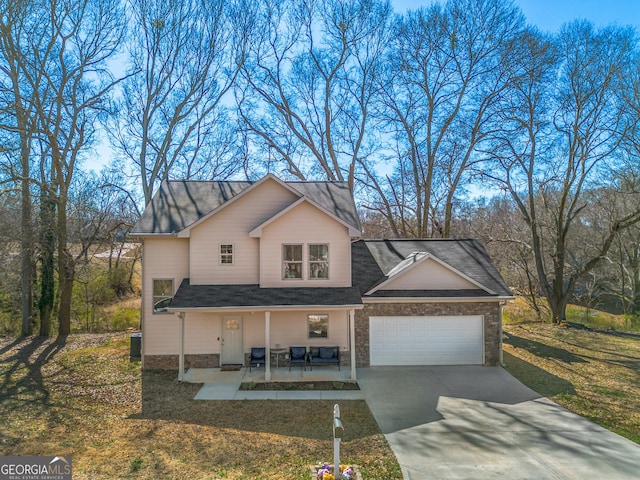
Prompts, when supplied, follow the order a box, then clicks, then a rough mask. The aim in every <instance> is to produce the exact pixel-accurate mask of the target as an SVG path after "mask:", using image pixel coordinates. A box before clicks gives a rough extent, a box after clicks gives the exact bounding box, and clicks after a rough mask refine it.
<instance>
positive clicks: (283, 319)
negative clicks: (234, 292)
mask: <svg viewBox="0 0 640 480" xmlns="http://www.w3.org/2000/svg"><path fill="white" fill-rule="evenodd" d="M310 314H327V315H329V337H328V338H314V339H309V338H308V335H307V317H308V315H310ZM270 325H271V345H270V348H276V344H279V345H280V348H289V347H310V346H335V345H338V346H339V347H340V349H341V350H348V348H349V312H348V311H347V310H329V311H326V310H323V309H321V308H320V309H318V310H300V311H280V312H271V321H270ZM264 333H265V332H264V313H262V312H261V313H254V314H252V315H245V316H244V349H245V352H249V351H250V350H251V347H264V346H265V340H264V339H265V336H264Z"/></svg>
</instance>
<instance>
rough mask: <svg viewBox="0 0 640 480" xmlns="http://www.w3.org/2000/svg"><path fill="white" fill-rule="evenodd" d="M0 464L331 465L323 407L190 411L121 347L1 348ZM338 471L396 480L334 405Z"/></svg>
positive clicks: (144, 470) (369, 428)
mask: <svg viewBox="0 0 640 480" xmlns="http://www.w3.org/2000/svg"><path fill="white" fill-rule="evenodd" d="M0 375H1V376H0V455H72V457H73V470H74V479H83V478H96V479H100V478H105V479H107V478H108V479H111V478H149V479H157V478H175V479H186V478H189V479H218V478H220V479H222V478H224V479H254V478H255V479H276V478H277V479H301V478H302V479H304V478H310V477H309V473H308V470H307V468H306V467H307V466H308V465H310V464H313V463H315V462H318V461H324V460H329V461H330V460H331V457H332V455H333V441H332V433H331V417H332V412H333V405H334V403H335V402H329V401H311V402H310V401H296V402H293V401H291V402H290V401H228V402H222V401H195V400H193V397H194V396H195V394H196V392H197V391H198V389H199V388H200V385H196V384H181V383H178V382H177V381H176V375H175V373H166V372H144V374H142V373H141V371H140V364H139V362H133V363H131V362H129V360H128V336H127V335H123V334H101V335H72V336H69V337H67V338H60V339H44V338H38V337H35V338H28V339H24V340H16V341H13V340H10V339H4V340H1V339H0ZM340 409H341V414H342V419H343V422H344V424H345V439H344V440H343V442H342V460H343V462H342V463H357V464H359V465H360V466H361V470H362V471H363V474H364V476H365V478H380V479H400V478H402V475H401V473H400V468H399V466H398V463H397V461H396V459H395V456H394V455H393V453H392V452H391V450H390V448H389V446H388V444H387V442H386V440H385V439H384V436H383V435H382V434H381V432H380V430H379V428H378V426H377V424H376V423H375V420H374V419H373V417H372V415H371V413H370V411H369V409H368V407H367V406H366V403H365V402H363V401H351V402H340Z"/></svg>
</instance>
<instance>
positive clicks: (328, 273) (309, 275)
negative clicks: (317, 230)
mask: <svg viewBox="0 0 640 480" xmlns="http://www.w3.org/2000/svg"><path fill="white" fill-rule="evenodd" d="M313 245H326V247H327V262H326V263H327V276H326V278H311V264H312V263H324V261H322V262H319V261H315V260H313V261H312V260H311V252H309V250H310V249H311V246H313ZM330 250H331V249H330V248H329V244H328V243H308V244H307V280H311V281H315V280H320V281H326V280H329V278H330V277H331V272H330V269H329V255H330V253H329V252H330Z"/></svg>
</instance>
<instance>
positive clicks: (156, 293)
mask: <svg viewBox="0 0 640 480" xmlns="http://www.w3.org/2000/svg"><path fill="white" fill-rule="evenodd" d="M172 299H173V280H165V279H163V280H157V279H154V280H153V313H167V307H168V306H169V304H170V303H171V300H172Z"/></svg>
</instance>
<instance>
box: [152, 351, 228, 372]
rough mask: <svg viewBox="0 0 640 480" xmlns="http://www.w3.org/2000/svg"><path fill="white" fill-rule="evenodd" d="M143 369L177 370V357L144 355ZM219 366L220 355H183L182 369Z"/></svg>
mask: <svg viewBox="0 0 640 480" xmlns="http://www.w3.org/2000/svg"><path fill="white" fill-rule="evenodd" d="M143 365H144V368H145V369H147V370H178V355H145V356H144V362H143ZM219 366H220V355H219V354H217V353H209V354H200V355H193V354H185V356H184V368H185V369H187V368H215V367H219Z"/></svg>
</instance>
